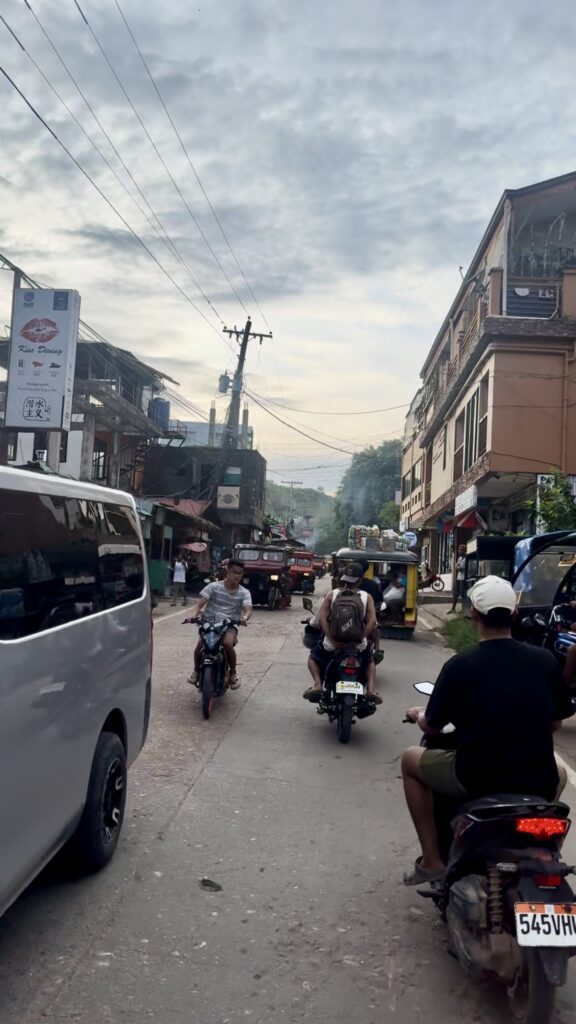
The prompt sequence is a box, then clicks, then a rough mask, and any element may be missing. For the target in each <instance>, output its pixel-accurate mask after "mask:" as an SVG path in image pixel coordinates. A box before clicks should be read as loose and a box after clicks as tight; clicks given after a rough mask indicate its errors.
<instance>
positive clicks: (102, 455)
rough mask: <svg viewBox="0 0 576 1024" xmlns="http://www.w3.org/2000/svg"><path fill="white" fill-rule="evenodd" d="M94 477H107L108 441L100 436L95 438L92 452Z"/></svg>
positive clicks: (103, 478) (98, 478)
mask: <svg viewBox="0 0 576 1024" xmlns="http://www.w3.org/2000/svg"><path fill="white" fill-rule="evenodd" d="M92 479H93V480H105V479H106V441H103V440H102V439H101V438H100V437H95V438H94V449H93V452H92Z"/></svg>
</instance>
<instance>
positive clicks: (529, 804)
mask: <svg viewBox="0 0 576 1024" xmlns="http://www.w3.org/2000/svg"><path fill="white" fill-rule="evenodd" d="M549 808H553V809H554V810H555V811H556V813H559V814H560V815H561V816H562V817H566V816H567V815H568V813H569V811H570V808H569V807H568V805H567V804H564V803H559V802H558V803H555V802H551V801H550V800H545V799H544V797H542V796H527V795H526V794H524V793H494V794H491V795H490V796H481V797H478V798H477V799H476V800H470V801H468V803H465V804H463V805H462V807H461V808H460V810H461V812H463V813H466V814H472V815H473V816H474V817H475V818H492V817H500V816H501V815H502V814H514V813H516V812H519V813H521V814H526V813H527V812H528V811H530V810H532V811H538V812H540V813H541V812H542V811H543V810H547V809H549Z"/></svg>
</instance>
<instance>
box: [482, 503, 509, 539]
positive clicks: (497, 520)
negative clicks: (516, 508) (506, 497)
mask: <svg viewBox="0 0 576 1024" xmlns="http://www.w3.org/2000/svg"><path fill="white" fill-rule="evenodd" d="M486 522H487V523H488V529H489V530H493V531H495V532H499V533H504V532H505V531H506V530H508V529H510V512H509V510H508V509H507V508H506V507H505V506H504V505H492V506H491V507H490V508H489V509H488V515H487V517H486Z"/></svg>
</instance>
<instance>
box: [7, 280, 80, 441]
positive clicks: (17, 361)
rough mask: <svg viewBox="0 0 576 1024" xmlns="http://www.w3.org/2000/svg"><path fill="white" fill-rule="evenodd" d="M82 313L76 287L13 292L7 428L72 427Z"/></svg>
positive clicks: (62, 428) (46, 428)
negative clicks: (73, 396)
mask: <svg viewBox="0 0 576 1024" xmlns="http://www.w3.org/2000/svg"><path fill="white" fill-rule="evenodd" d="M79 317H80V296H79V294H78V292H76V291H70V290H65V291H59V290H53V289H52V288H17V289H16V290H15V292H14V303H13V307H12V332H11V343H10V359H9V362H8V386H7V394H6V413H5V420H4V425H5V426H6V427H10V428H11V429H13V430H14V429H16V430H26V429H27V430H70V424H71V420H72V392H73V390H74V366H75V363H76V344H77V342H78V321H79Z"/></svg>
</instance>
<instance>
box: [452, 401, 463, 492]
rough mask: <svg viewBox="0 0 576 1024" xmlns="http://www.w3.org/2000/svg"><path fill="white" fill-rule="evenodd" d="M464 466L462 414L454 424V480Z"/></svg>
mask: <svg viewBox="0 0 576 1024" xmlns="http://www.w3.org/2000/svg"><path fill="white" fill-rule="evenodd" d="M463 466H464V412H461V413H460V415H459V416H458V419H457V420H456V423H455V424H454V480H458V479H459V478H460V477H461V476H462V472H463Z"/></svg>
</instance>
